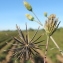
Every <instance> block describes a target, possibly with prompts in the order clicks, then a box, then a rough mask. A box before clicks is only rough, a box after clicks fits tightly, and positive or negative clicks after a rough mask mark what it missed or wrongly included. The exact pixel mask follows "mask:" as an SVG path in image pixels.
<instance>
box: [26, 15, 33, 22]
mask: <svg viewBox="0 0 63 63" xmlns="http://www.w3.org/2000/svg"><path fill="white" fill-rule="evenodd" d="M26 17H27V18H28V19H29V20H30V21H33V20H34V17H33V16H31V15H30V14H26Z"/></svg>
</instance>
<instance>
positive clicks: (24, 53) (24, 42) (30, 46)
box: [9, 24, 45, 63]
mask: <svg viewBox="0 0 63 63" xmlns="http://www.w3.org/2000/svg"><path fill="white" fill-rule="evenodd" d="M16 28H17V30H18V33H19V38H17V37H14V40H15V41H16V42H17V44H14V45H17V46H18V47H17V48H14V49H9V50H11V51H14V52H15V53H14V54H13V56H17V59H21V61H22V60H23V62H22V63H26V61H27V60H31V62H32V61H33V60H32V59H33V57H34V56H35V55H39V52H38V51H37V49H38V50H40V46H45V45H40V44H39V43H41V42H43V41H44V40H41V41H38V40H39V39H40V38H41V36H42V34H41V35H40V36H39V37H38V38H36V39H35V37H36V35H37V33H38V30H39V28H38V30H37V31H36V32H35V34H34V35H33V37H32V39H31V40H30V39H29V31H27V24H26V34H25V35H24V33H23V32H22V30H21V29H20V28H19V27H18V26H17V25H16ZM17 59H16V60H17ZM16 60H15V61H16ZM32 63H35V62H32Z"/></svg>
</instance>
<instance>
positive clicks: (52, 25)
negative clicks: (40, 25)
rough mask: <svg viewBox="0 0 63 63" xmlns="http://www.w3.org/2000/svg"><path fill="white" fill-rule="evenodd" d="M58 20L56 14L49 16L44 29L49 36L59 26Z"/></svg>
mask: <svg viewBox="0 0 63 63" xmlns="http://www.w3.org/2000/svg"><path fill="white" fill-rule="evenodd" d="M57 22H58V19H57V18H56V16H55V15H54V14H51V15H50V16H49V17H48V20H46V22H45V25H44V29H45V31H46V33H47V34H48V35H49V36H50V35H52V34H53V33H54V32H55V31H56V29H57V28H58V26H59V24H60V22H59V23H58V24H57Z"/></svg>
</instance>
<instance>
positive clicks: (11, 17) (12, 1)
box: [0, 0, 63, 30]
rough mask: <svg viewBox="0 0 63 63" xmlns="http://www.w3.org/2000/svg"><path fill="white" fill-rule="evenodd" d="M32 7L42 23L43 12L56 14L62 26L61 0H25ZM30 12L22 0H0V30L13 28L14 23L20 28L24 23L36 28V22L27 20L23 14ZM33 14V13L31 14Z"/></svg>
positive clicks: (62, 2)
mask: <svg viewBox="0 0 63 63" xmlns="http://www.w3.org/2000/svg"><path fill="white" fill-rule="evenodd" d="M26 1H27V2H29V3H30V4H31V6H32V7H33V11H34V12H35V14H36V15H37V16H38V18H39V19H40V21H41V22H42V23H43V24H44V22H45V20H46V18H45V17H44V16H43V13H44V12H47V13H48V15H50V14H56V15H57V17H59V21H61V24H60V27H62V26H63V0H26ZM27 13H29V14H31V15H33V14H32V13H31V12H29V11H28V10H27V9H26V8H25V7H24V5H23V0H0V30H15V29H16V24H17V25H18V26H20V28H21V29H25V23H27V24H28V28H34V29H35V28H36V29H37V28H38V26H40V25H39V24H37V23H36V22H31V21H29V20H28V19H27V18H26V17H25V14H27ZM33 16H34V15H33Z"/></svg>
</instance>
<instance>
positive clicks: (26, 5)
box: [24, 1, 32, 11]
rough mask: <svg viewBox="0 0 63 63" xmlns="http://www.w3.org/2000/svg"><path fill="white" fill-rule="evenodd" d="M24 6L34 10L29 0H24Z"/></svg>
mask: <svg viewBox="0 0 63 63" xmlns="http://www.w3.org/2000/svg"><path fill="white" fill-rule="evenodd" d="M24 6H25V7H26V9H27V10H29V11H32V7H31V5H30V4H29V3H28V2H26V1H24Z"/></svg>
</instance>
